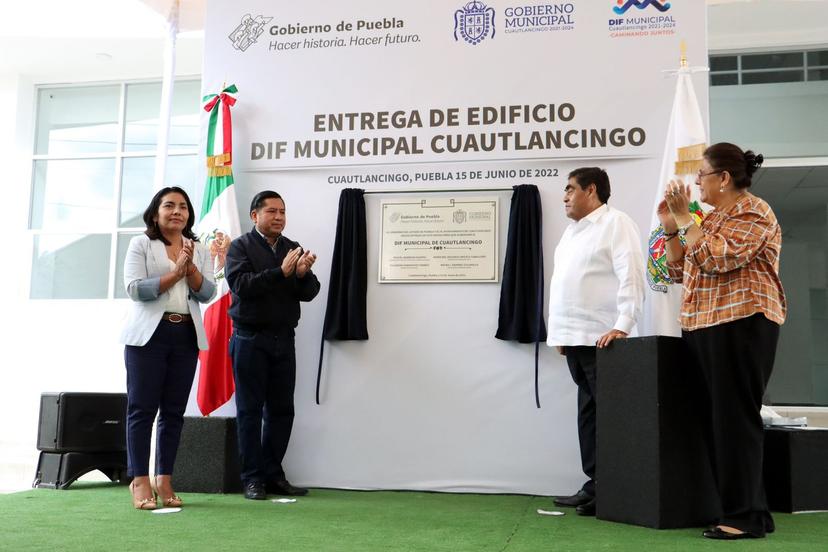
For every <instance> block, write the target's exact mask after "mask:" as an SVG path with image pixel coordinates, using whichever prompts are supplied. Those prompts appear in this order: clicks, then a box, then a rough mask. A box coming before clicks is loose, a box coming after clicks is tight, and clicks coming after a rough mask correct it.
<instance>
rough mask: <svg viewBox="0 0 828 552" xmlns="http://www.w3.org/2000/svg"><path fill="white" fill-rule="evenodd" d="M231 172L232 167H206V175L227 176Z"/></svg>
mask: <svg viewBox="0 0 828 552" xmlns="http://www.w3.org/2000/svg"><path fill="white" fill-rule="evenodd" d="M230 174H233V168H232V167H208V168H207V176H228V175H230Z"/></svg>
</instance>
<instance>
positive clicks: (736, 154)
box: [704, 142, 765, 188]
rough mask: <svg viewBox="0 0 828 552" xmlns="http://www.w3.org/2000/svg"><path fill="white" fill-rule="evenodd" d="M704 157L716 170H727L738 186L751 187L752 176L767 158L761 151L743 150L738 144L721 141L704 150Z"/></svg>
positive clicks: (734, 183)
mask: <svg viewBox="0 0 828 552" xmlns="http://www.w3.org/2000/svg"><path fill="white" fill-rule="evenodd" d="M704 158H705V159H707V162H708V163H710V166H711V167H713V169H714V170H716V171H727V172H728V173H729V174H730V178H731V179H733V185H734V186H736V187H737V188H749V187H750V183H751V182H750V181H751V177H752V176H753V173H755V172H756V171H757V170H758V169H759V167H760V166H762V162H763V161H764V160H765V157H764V156H763V155H762V154H761V153H760V154H759V155H756V154H755V153H753V152H752V151H750V150H747V151H742V148H740V147H739V146H737V145H736V144H730V143H728V142H719V143H718V144H713V145H712V146H710V147H709V148H707V149H706V150H704Z"/></svg>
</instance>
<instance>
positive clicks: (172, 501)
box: [152, 475, 184, 508]
mask: <svg viewBox="0 0 828 552" xmlns="http://www.w3.org/2000/svg"><path fill="white" fill-rule="evenodd" d="M152 491H153V492H154V493H155V494H156V496H158V499H159V500H160V501H161V504H162V505H163V506H164V507H165V508H180V507H182V506H184V501H183V500H181V497H180V496H178V495H177V494H173V495H172V496H163V495H162V494H161V493H160V492H159V491H158V476H157V475H156V476H155V477H153V478H152Z"/></svg>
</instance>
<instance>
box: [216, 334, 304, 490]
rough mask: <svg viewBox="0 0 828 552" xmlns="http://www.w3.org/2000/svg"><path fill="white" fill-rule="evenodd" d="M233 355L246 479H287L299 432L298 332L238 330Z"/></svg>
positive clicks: (231, 345) (237, 418) (234, 337)
mask: <svg viewBox="0 0 828 552" xmlns="http://www.w3.org/2000/svg"><path fill="white" fill-rule="evenodd" d="M230 355H231V356H232V357H233V378H234V379H235V382H236V422H237V426H238V438H239V459H240V461H241V479H242V481H243V482H244V483H245V484H247V483H250V482H253V481H256V482H260V483H264V482H267V481H277V480H280V479H284V478H285V472H284V470H283V469H282V459H283V458H284V456H285V451H287V446H288V441H290V432H291V430H292V429H293V414H294V411H293V390H294V387H295V385H296V352H295V349H294V343H293V329H287V330H283V331H280V332H278V333H276V334H273V333H269V334H268V333H254V332H249V331H244V330H239V329H236V330H235V331H234V332H233V337H232V338H231V339H230Z"/></svg>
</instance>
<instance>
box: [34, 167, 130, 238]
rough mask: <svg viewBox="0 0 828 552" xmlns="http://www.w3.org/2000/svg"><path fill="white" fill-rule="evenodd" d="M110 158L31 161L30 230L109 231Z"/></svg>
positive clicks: (113, 174)
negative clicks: (32, 186) (32, 187)
mask: <svg viewBox="0 0 828 552" xmlns="http://www.w3.org/2000/svg"><path fill="white" fill-rule="evenodd" d="M114 176H115V160H114V159H77V160H67V161H35V162H34V190H33V192H32V228H33V229H41V228H43V229H49V230H70V231H77V230H80V229H88V228H93V229H94V228H101V227H105V228H107V227H108V228H111V225H112V207H113V201H112V189H113V182H114V180H113V179H114Z"/></svg>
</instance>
